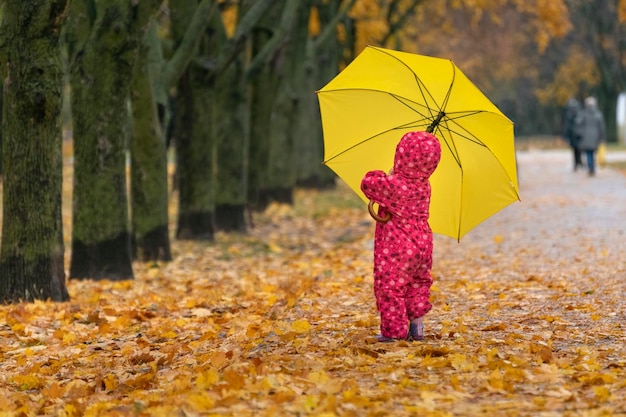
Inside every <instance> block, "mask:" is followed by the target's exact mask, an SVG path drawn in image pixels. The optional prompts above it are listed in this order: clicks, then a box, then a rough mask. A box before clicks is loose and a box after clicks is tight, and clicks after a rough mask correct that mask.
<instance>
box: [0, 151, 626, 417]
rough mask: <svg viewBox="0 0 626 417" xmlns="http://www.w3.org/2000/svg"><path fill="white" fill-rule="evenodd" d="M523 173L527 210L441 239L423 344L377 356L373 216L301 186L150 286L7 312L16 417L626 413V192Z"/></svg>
mask: <svg viewBox="0 0 626 417" xmlns="http://www.w3.org/2000/svg"><path fill="white" fill-rule="evenodd" d="M519 167H520V184H521V185H520V188H521V196H522V202H521V203H516V204H514V205H512V206H510V207H509V208H507V209H505V210H504V211H502V212H501V213H499V214H498V215H496V216H494V217H493V218H491V219H489V220H488V221H487V222H485V223H484V224H482V225H480V226H479V227H478V228H477V229H476V230H474V231H472V232H470V233H469V234H468V235H467V236H466V237H465V238H464V239H463V240H462V241H461V242H460V243H457V242H456V241H454V240H452V239H449V238H446V237H440V236H437V237H436V243H435V264H434V269H433V275H434V278H435V285H434V287H433V292H432V300H433V303H434V309H433V311H432V312H431V313H430V314H429V315H428V316H427V320H426V333H427V338H426V340H425V341H423V342H395V343H384V344H383V343H377V342H375V341H374V336H375V335H376V334H377V333H378V316H377V312H376V311H375V306H374V300H373V295H372V291H371V284H372V280H371V269H372V265H371V262H372V234H373V221H372V220H371V219H370V218H369V216H368V215H367V210H366V209H365V207H364V206H363V204H362V203H361V202H360V201H358V200H357V198H356V197H355V196H354V195H353V194H352V193H351V192H350V191H349V190H347V189H345V188H344V187H341V186H340V187H339V188H338V189H337V190H334V191H328V192H321V193H314V192H304V191H299V192H298V194H297V198H296V201H297V203H296V205H295V206H294V207H287V206H278V205H275V206H271V207H270V208H269V209H268V210H267V211H266V212H265V213H263V214H262V215H255V217H254V227H252V228H251V229H250V233H249V234H248V235H246V236H239V235H225V234H219V235H218V236H217V238H216V242H215V243H213V244H208V243H192V242H178V241H173V248H172V249H173V252H174V256H175V260H174V261H173V262H171V263H169V264H161V265H147V264H146V265H144V264H135V271H136V279H135V280H134V281H129V282H117V283H115V282H91V281H70V282H69V283H68V288H69V291H70V294H71V297H72V300H71V301H70V302H68V303H56V304H55V303H44V302H37V303H33V304H18V305H10V306H1V307H0V359H1V363H0V416H39V415H46V416H83V415H84V416H111V417H113V416H167V417H170V416H174V417H175V416H213V415H216V416H218V415H219V416H222V415H232V416H306V415H314V416H327V417H330V416H388V415H389V416H390V415H393V416H437V417H439V416H478V415H490V416H545V417H551V416H620V415H622V416H623V415H626V370H625V367H626V347H625V346H626V336H625V333H624V330H625V326H626V325H625V322H626V313H625V312H626V310H625V301H624V294H626V291H625V290H626V266H625V264H624V262H625V261H624V259H625V256H624V253H625V252H626V243H625V242H624V237H625V236H624V234H626V221H625V220H624V219H626V195H625V192H624V189H625V186H626V177H624V176H623V175H621V174H619V173H618V172H617V171H610V170H608V169H603V170H601V171H600V173H599V175H598V176H597V177H596V178H588V177H586V175H585V174H584V173H582V172H578V173H572V172H570V170H569V154H564V153H563V152H560V153H559V152H550V151H541V152H539V151H532V150H530V151H524V152H522V153H520V155H519ZM68 221H69V220H68ZM66 227H67V225H66ZM66 238H67V236H66ZM68 248H69V245H68Z"/></svg>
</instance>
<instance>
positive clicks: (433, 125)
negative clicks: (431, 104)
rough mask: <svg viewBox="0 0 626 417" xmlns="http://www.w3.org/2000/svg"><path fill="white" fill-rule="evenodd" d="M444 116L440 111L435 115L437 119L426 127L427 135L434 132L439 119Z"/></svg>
mask: <svg viewBox="0 0 626 417" xmlns="http://www.w3.org/2000/svg"><path fill="white" fill-rule="evenodd" d="M445 115H446V114H445V113H444V112H442V111H440V112H439V114H438V115H437V118H436V119H435V120H433V122H432V123H431V124H430V126H428V128H427V129H426V131H427V132H428V133H433V130H435V128H436V127H437V125H438V124H439V122H441V119H443V116H445Z"/></svg>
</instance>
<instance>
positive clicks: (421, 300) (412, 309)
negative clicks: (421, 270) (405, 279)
mask: <svg viewBox="0 0 626 417" xmlns="http://www.w3.org/2000/svg"><path fill="white" fill-rule="evenodd" d="M432 283H433V279H432V277H431V275H430V273H427V274H425V275H424V276H422V277H416V278H415V279H414V280H413V282H412V284H411V285H410V286H409V288H408V290H407V294H406V311H407V315H408V317H409V319H410V321H411V323H410V326H409V337H410V338H411V339H413V340H423V339H424V315H425V314H426V313H428V312H429V311H430V309H431V308H432V304H431V303H430V286H431V285H432Z"/></svg>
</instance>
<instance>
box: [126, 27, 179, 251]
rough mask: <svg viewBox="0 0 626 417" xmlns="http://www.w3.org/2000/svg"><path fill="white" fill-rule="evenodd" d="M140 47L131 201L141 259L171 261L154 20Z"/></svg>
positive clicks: (134, 87) (134, 99)
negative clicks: (151, 52)
mask: <svg viewBox="0 0 626 417" xmlns="http://www.w3.org/2000/svg"><path fill="white" fill-rule="evenodd" d="M144 40H145V41H146V42H149V43H151V44H145V43H144V44H143V45H142V47H140V48H139V53H138V54H137V61H136V63H135V67H134V73H133V77H132V80H133V81H132V85H131V94H130V97H131V107H132V111H133V130H132V132H133V135H132V140H131V145H130V154H131V201H132V204H131V206H132V229H133V237H134V249H135V255H136V257H137V259H140V260H141V261H143V262H147V261H171V260H172V254H171V251H170V238H169V228H168V223H169V222H168V187H167V154H166V149H165V139H164V137H163V134H162V132H161V125H160V123H159V118H158V115H157V109H156V102H155V100H154V97H153V89H152V83H151V78H150V76H149V74H150V71H149V70H148V59H147V58H148V55H147V50H148V48H160V43H159V39H158V37H157V35H156V28H155V26H154V23H152V24H151V29H150V30H149V32H148V33H147V34H146V37H145V38H144Z"/></svg>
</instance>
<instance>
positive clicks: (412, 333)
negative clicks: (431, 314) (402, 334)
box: [409, 317, 424, 340]
mask: <svg viewBox="0 0 626 417" xmlns="http://www.w3.org/2000/svg"><path fill="white" fill-rule="evenodd" d="M409 340H424V317H418V318H416V319H413V320H411V324H410V325H409Z"/></svg>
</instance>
